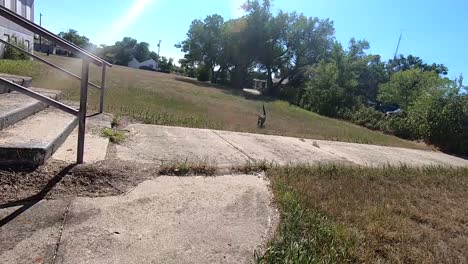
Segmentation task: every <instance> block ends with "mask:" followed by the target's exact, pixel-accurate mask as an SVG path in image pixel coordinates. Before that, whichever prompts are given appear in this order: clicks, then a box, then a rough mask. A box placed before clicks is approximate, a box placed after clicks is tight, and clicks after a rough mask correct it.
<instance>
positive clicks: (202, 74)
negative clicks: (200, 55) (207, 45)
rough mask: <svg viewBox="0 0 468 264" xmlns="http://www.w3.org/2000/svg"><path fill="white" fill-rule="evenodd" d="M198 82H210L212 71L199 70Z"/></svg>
mask: <svg viewBox="0 0 468 264" xmlns="http://www.w3.org/2000/svg"><path fill="white" fill-rule="evenodd" d="M197 80H199V81H201V82H207V81H209V80H210V71H209V70H208V69H207V68H206V67H200V68H198V73H197Z"/></svg>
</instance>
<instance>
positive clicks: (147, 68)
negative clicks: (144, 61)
mask: <svg viewBox="0 0 468 264" xmlns="http://www.w3.org/2000/svg"><path fill="white" fill-rule="evenodd" d="M139 69H140V70H147V71H155V70H154V69H153V68H152V67H148V66H140V68H139Z"/></svg>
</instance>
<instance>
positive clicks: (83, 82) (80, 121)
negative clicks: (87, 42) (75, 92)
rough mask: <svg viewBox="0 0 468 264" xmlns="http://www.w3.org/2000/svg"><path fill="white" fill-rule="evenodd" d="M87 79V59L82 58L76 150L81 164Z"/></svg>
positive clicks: (77, 158)
mask: <svg viewBox="0 0 468 264" xmlns="http://www.w3.org/2000/svg"><path fill="white" fill-rule="evenodd" d="M88 79H89V61H88V60H86V59H83V65H82V67H81V90H80V112H79V114H78V151H77V157H76V163H77V164H83V161H84V143H85V132H86V112H87V108H88V105H87V104H88Z"/></svg>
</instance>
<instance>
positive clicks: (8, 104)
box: [0, 89, 60, 130]
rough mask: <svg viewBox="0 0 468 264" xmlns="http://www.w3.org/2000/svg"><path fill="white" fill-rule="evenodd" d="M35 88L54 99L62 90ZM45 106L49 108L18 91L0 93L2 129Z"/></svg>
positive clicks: (0, 128)
mask: <svg viewBox="0 0 468 264" xmlns="http://www.w3.org/2000/svg"><path fill="white" fill-rule="evenodd" d="M33 90H35V91H37V92H39V93H41V94H43V95H45V96H48V97H50V98H53V99H57V97H58V96H59V95H60V91H54V90H44V89H33ZM45 108H47V105H46V104H44V103H41V102H39V101H38V100H36V99H33V98H31V97H29V96H26V95H23V94H20V93H17V92H11V93H4V94H0V130H2V129H5V128H6V127H8V126H10V125H13V124H15V123H16V122H18V121H20V120H23V119H25V118H27V117H28V116H31V115H33V114H35V113H37V112H39V111H41V110H43V109H45Z"/></svg>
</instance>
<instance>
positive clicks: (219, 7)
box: [35, 0, 468, 84]
mask: <svg viewBox="0 0 468 264" xmlns="http://www.w3.org/2000/svg"><path fill="white" fill-rule="evenodd" d="M35 2H36V3H35V4H36V6H35V12H36V13H35V21H36V23H39V13H42V14H43V18H42V22H43V26H45V27H46V28H47V29H49V30H51V31H53V32H56V33H58V32H60V31H66V30H68V29H69V28H73V29H76V30H78V32H79V33H80V34H84V35H86V36H87V37H89V38H90V39H91V42H93V43H95V44H113V43H115V42H116V41H118V40H121V39H122V38H123V37H125V36H129V37H133V38H136V39H138V41H145V42H148V43H150V49H152V50H155V51H157V46H156V45H157V43H158V41H159V40H162V44H161V55H162V56H167V57H173V58H175V60H176V61H177V60H178V59H179V58H182V57H183V54H182V53H181V52H180V51H179V50H178V49H176V48H175V47H174V44H176V43H177V42H180V41H182V40H183V39H184V38H185V34H186V33H187V30H188V27H189V25H190V23H191V21H192V20H193V19H197V18H199V19H203V18H204V17H206V16H207V15H210V14H215V13H216V14H219V15H222V16H223V17H224V18H225V19H226V20H227V19H229V18H235V17H239V16H242V11H241V10H240V9H239V6H240V5H241V4H242V3H243V2H244V0H225V1H223V0H199V1H193V0H192V1H191V0H179V1H174V0H118V1H117V0H93V1H91V0H81V1H73V0H62V1H57V0H36V1H35ZM77 3H78V5H77ZM273 6H274V10H275V12H277V10H279V9H282V10H284V11H288V12H292V11H297V12H300V13H304V14H305V15H307V16H316V17H319V18H330V19H331V20H333V21H334V23H335V29H336V38H337V39H338V40H339V41H340V42H342V43H343V44H346V43H347V42H348V41H349V39H350V38H351V37H355V38H357V39H366V40H368V41H369V42H370V45H371V49H370V51H369V52H370V53H374V54H380V55H382V57H383V58H384V59H385V60H387V59H389V58H392V57H393V54H394V53H395V49H396V45H397V41H398V37H399V35H400V33H401V32H402V33H403V38H402V41H401V46H400V50H399V53H401V54H405V55H408V54H413V55H416V56H419V57H421V58H422V59H423V60H424V61H425V62H428V63H432V62H437V63H443V64H445V65H446V66H447V67H448V68H449V77H455V76H458V75H459V74H460V73H463V74H464V75H465V76H467V75H468V1H466V0H447V1H440V0H439V1H436V0H392V1H390V0H386V1H383V0H353V1H350V0H273ZM467 80H468V77H467ZM467 80H465V84H466V83H467Z"/></svg>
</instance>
